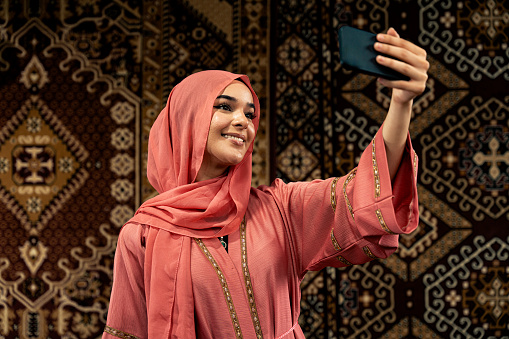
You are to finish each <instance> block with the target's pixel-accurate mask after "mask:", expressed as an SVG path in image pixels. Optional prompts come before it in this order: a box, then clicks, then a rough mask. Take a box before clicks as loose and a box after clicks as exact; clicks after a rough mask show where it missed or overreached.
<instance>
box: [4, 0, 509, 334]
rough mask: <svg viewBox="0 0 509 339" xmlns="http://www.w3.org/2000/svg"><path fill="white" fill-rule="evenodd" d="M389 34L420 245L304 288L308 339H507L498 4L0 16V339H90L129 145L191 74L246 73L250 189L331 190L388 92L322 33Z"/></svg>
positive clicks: (503, 31) (42, 11)
mask: <svg viewBox="0 0 509 339" xmlns="http://www.w3.org/2000/svg"><path fill="white" fill-rule="evenodd" d="M343 24H348V25H351V26H354V27H358V28H362V29H364V30H368V31H372V32H380V31H385V30H387V29H388V28H389V27H390V26H393V27H395V28H396V30H398V32H399V33H400V34H401V35H402V36H403V37H406V38H408V39H409V40H411V41H413V42H415V43H417V44H419V45H420V46H422V47H424V48H425V49H426V50H427V52H428V59H429V61H430V64H431V68H430V71H429V81H428V86H427V89H426V91H425V93H424V94H423V95H422V96H420V97H419V98H418V99H417V100H416V101H415V105H414V118H413V122H412V125H411V133H412V139H413V144H414V147H415V148H416V150H417V151H418V154H420V164H419V170H420V174H419V199H420V212H421V219H420V227H419V229H418V230H417V231H416V232H414V233H413V234H411V235H408V236H402V237H401V246H400V249H399V250H398V252H397V253H396V254H395V255H393V256H392V257H390V258H389V259H387V260H380V261H374V262H371V263H368V264H365V265H361V266H355V267H351V268H349V269H341V270H336V269H327V270H324V271H322V272H318V273H314V272H313V273H309V274H308V275H307V277H306V278H305V280H304V281H303V284H302V288H303V299H302V313H301V318H300V322H301V325H302V328H303V330H304V332H305V333H306V335H307V337H308V338H379V337H383V338H414V337H422V338H431V337H434V338H509V335H508V334H507V333H509V328H508V324H509V265H508V261H509V202H508V191H509V190H508V189H509V124H508V121H509V49H508V41H509V1H507V0H499V1H493V0H490V1H477V0H473V1H437V0H419V1H414V0H399V1H397V0H396V1H384V0H360V1H354V0H342V1H339V0H337V1H334V0H322V1H319V0H309V1H308V0H293V1H290V0H272V1H270V2H269V1H256V0H174V1H164V2H162V1H141V0H114V1H107V0H76V1H68V0H41V1H28V0H1V1H0V338H98V337H100V335H101V332H102V329H103V326H104V322H105V319H106V312H107V307H108V300H109V295H110V285H111V278H112V264H113V256H114V251H115V244H116V239H117V234H118V231H119V228H120V226H121V225H122V224H123V223H124V222H125V221H126V220H127V219H128V218H129V217H130V216H131V215H132V214H133V213H134V211H135V210H136V208H137V206H139V204H140V203H141V202H142V201H143V200H145V199H147V198H149V197H150V196H152V195H153V194H154V192H153V189H152V188H151V187H150V185H149V183H148V182H147V181H146V179H145V177H144V173H145V164H146V147H147V139H148V132H149V129H150V126H151V124H152V122H153V121H154V119H155V117H156V116H157V114H158V113H159V111H160V110H161V109H162V107H164V105H165V100H166V97H167V95H168V93H169V92H170V90H171V88H172V87H173V86H174V85H175V84H176V83H177V82H178V81H180V80H181V79H183V78H184V77H185V76H187V75H188V74H190V73H193V72H195V71H198V70H201V69H227V70H231V71H234V72H241V73H246V74H248V75H249V76H250V77H251V79H252V81H253V84H254V86H253V87H254V88H255V90H256V91H257V93H258V94H259V96H260V99H261V103H262V107H263V112H262V115H263V118H262V121H261V125H260V131H259V135H258V137H257V138H258V139H257V144H256V148H255V154H254V157H253V161H254V182H253V184H254V185H258V184H264V183H269V182H270V180H272V179H273V178H274V177H275V176H278V177H281V178H283V179H284V180H286V181H294V180H312V179H314V178H325V177H330V176H339V175H344V174H346V173H347V172H348V171H349V170H350V169H352V168H353V167H354V166H355V165H356V163H357V161H358V159H359V156H360V154H361V152H362V150H363V149H364V148H365V147H366V145H367V144H368V142H369V140H370V139H371V138H372V136H373V135H374V133H375V131H376V130H377V128H378V127H379V125H380V124H381V122H382V121H383V118H384V114H385V111H386V109H387V106H388V103H389V98H390V96H389V93H388V91H387V90H386V89H385V88H382V87H380V86H379V85H378V84H377V82H376V81H375V79H374V78H373V77H369V76H364V75H359V74H357V73H354V72H349V71H347V70H345V69H343V68H342V67H341V65H340V64H339V55H338V46H337V42H336V31H337V29H338V28H339V27H340V26H341V25H343Z"/></svg>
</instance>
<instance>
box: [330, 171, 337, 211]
mask: <svg viewBox="0 0 509 339" xmlns="http://www.w3.org/2000/svg"><path fill="white" fill-rule="evenodd" d="M338 180H339V178H334V180H332V184H331V186H330V205H331V207H332V210H333V211H334V212H336V204H337V199H336V185H337V184H338Z"/></svg>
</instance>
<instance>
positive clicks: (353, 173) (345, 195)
mask: <svg viewBox="0 0 509 339" xmlns="http://www.w3.org/2000/svg"><path fill="white" fill-rule="evenodd" d="M356 173H357V168H354V169H353V170H352V171H351V172H350V173H349V174H348V176H347V177H346V179H345V182H344V183H343V196H344V197H345V202H346V206H347V207H348V211H350V215H351V216H352V219H354V220H355V218H354V216H353V207H352V204H350V200H348V195H347V194H346V188H347V186H348V184H349V183H350V181H352V179H353V178H355V174H356Z"/></svg>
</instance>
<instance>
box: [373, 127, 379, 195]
mask: <svg viewBox="0 0 509 339" xmlns="http://www.w3.org/2000/svg"><path fill="white" fill-rule="evenodd" d="M375 138H376V136H375ZM375 138H373V142H372V144H373V147H372V149H371V157H372V159H373V174H374V176H375V198H379V197H380V192H381V188H380V175H379V173H378V163H377V161H376V151H375Z"/></svg>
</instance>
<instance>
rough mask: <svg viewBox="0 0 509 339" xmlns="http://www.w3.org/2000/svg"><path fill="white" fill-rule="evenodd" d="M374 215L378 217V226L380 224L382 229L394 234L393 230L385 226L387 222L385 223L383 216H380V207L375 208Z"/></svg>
mask: <svg viewBox="0 0 509 339" xmlns="http://www.w3.org/2000/svg"><path fill="white" fill-rule="evenodd" d="M376 217H377V218H378V222H379V223H380V226H382V229H383V230H384V231H385V232H387V233H389V234H394V232H393V231H391V230H390V229H389V227H387V224H386V223H385V220H384V217H383V216H382V211H381V210H380V209H377V210H376Z"/></svg>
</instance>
